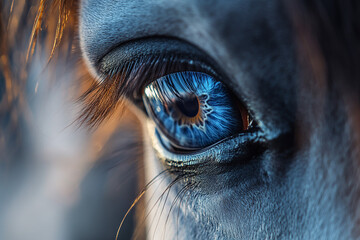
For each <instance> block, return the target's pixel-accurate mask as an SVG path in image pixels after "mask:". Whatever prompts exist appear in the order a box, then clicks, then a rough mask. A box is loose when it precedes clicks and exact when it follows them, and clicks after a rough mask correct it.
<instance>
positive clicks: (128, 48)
mask: <svg viewBox="0 0 360 240" xmlns="http://www.w3.org/2000/svg"><path fill="white" fill-rule="evenodd" d="M97 71H98V77H99V79H98V81H96V82H95V83H94V84H93V86H92V87H91V88H90V89H89V90H88V91H87V92H85V94H84V95H83V96H82V97H81V100H83V101H85V102H87V104H86V105H85V107H84V109H83V111H82V113H81V115H80V117H79V119H80V121H81V123H85V124H86V125H88V126H90V127H93V126H96V125H98V124H99V123H101V122H102V121H103V120H104V119H105V118H107V117H108V116H109V115H110V114H111V112H112V111H113V110H114V109H115V108H116V106H117V105H118V103H119V102H120V101H121V100H122V99H123V98H124V97H126V98H129V99H130V100H132V101H134V102H136V101H137V102H140V101H138V100H139V99H140V100H141V98H142V96H141V95H142V91H143V89H144V88H145V86H146V85H147V84H149V83H151V82H152V81H154V80H156V79H158V78H160V77H163V76H165V75H167V74H171V73H174V72H179V71H199V72H204V73H207V74H209V75H211V76H213V77H214V78H215V79H217V80H218V81H221V82H223V84H225V85H227V83H228V81H226V76H225V75H224V74H223V72H222V71H221V68H220V67H219V66H218V64H217V63H216V62H215V61H214V60H212V59H211V58H210V57H209V56H208V55H207V54H206V53H204V52H202V51H201V50H199V49H197V48H196V47H195V46H192V45H191V44H189V43H186V42H183V41H182V40H178V39H173V38H170V39H167V38H166V39H164V38H147V39H140V40H136V41H134V42H130V43H126V44H124V45H122V46H119V47H118V48H116V49H114V50H113V51H112V52H109V53H108V54H106V55H105V56H104V57H102V58H101V60H100V61H99V62H98V63H97ZM237 98H238V99H240V101H241V102H243V101H242V99H241V97H239V96H237Z"/></svg>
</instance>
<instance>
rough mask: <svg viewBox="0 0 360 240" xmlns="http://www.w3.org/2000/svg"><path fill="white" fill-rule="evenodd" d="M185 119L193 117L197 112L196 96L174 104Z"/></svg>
mask: <svg viewBox="0 0 360 240" xmlns="http://www.w3.org/2000/svg"><path fill="white" fill-rule="evenodd" d="M175 104H176V106H177V107H178V108H179V110H180V111H181V112H182V114H184V115H185V116H186V117H195V116H196V115H197V114H198V112H199V101H198V99H197V97H196V96H188V97H185V98H182V99H179V100H177V101H176V102H175Z"/></svg>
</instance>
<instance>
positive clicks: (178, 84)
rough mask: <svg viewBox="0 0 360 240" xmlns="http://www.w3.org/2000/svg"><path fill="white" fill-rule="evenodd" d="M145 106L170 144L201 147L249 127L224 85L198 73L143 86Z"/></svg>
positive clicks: (181, 74)
mask: <svg viewBox="0 0 360 240" xmlns="http://www.w3.org/2000/svg"><path fill="white" fill-rule="evenodd" d="M143 99H144V103H145V108H146V110H147V112H148V114H149V115H150V117H151V118H152V119H153V120H154V122H155V123H156V125H157V128H158V130H160V133H161V134H162V135H164V137H166V139H167V140H169V141H170V143H171V145H172V146H175V147H177V148H180V149H190V150H191V149H200V148H203V147H206V146H209V145H211V144H213V143H215V142H217V141H219V140H221V139H223V138H225V137H228V136H231V135H233V134H235V133H237V132H240V131H242V130H246V129H247V127H248V125H249V124H248V122H249V117H248V115H247V112H246V116H243V112H244V111H243V108H240V106H239V104H236V103H235V102H236V101H235V102H234V100H233V98H231V96H230V94H229V91H228V90H227V89H226V88H225V86H224V85H223V84H222V83H221V82H219V81H216V80H215V79H214V78H213V77H212V76H210V75H208V74H205V73H200V72H179V73H173V74H169V75H166V76H164V77H161V78H159V79H157V80H155V81H154V82H152V83H151V84H149V85H148V86H147V87H146V88H145V94H144V96H143Z"/></svg>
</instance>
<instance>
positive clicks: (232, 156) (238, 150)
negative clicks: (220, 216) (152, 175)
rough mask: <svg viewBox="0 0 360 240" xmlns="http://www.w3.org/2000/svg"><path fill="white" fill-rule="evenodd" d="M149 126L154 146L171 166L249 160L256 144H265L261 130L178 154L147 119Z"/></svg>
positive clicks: (163, 159)
mask: <svg viewBox="0 0 360 240" xmlns="http://www.w3.org/2000/svg"><path fill="white" fill-rule="evenodd" d="M147 128H148V132H149V135H150V138H151V140H152V142H153V147H154V149H155V152H156V153H157V155H158V158H159V159H160V160H161V161H162V162H163V163H164V164H166V165H168V166H171V167H184V166H195V165H198V164H206V163H210V162H209V160H211V162H212V163H222V164H224V163H229V162H233V161H247V160H248V159H249V152H250V151H251V149H252V147H250V148H249V145H256V147H261V146H263V145H264V144H265V138H264V137H263V135H262V133H261V132H260V131H253V132H248V133H239V134H237V135H235V136H231V137H228V138H225V139H223V140H222V141H220V142H217V143H216V144H214V145H211V146H209V147H206V148H204V149H202V150H201V151H198V152H196V153H189V154H177V153H173V152H171V151H169V150H167V149H166V148H165V147H164V146H163V143H162V142H161V137H160V136H159V132H158V131H157V130H156V127H155V124H154V123H153V122H152V121H151V120H148V121H147Z"/></svg>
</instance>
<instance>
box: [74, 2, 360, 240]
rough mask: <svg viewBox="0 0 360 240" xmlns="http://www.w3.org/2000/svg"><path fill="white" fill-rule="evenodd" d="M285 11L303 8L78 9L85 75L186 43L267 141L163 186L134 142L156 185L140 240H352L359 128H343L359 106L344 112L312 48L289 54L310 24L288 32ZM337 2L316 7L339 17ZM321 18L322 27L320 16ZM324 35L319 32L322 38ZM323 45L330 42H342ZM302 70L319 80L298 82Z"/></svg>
mask: <svg viewBox="0 0 360 240" xmlns="http://www.w3.org/2000/svg"><path fill="white" fill-rule="evenodd" d="M285 2H286V3H289V2H297V3H302V2H303V1H300V0H299V1H282V0H236V1H235V0H234V1H222V0H221V1H220V0H218V1H216V0H215V1H209V0H182V1H163V0H149V1H140V0H132V1H114V0H83V1H82V4H81V9H80V22H79V23H80V40H81V45H82V51H83V55H84V57H85V59H86V61H87V62H88V63H89V64H88V65H89V67H91V68H96V67H97V63H98V61H99V59H100V58H101V57H102V56H103V55H104V54H106V53H107V52H108V51H109V50H111V49H112V48H113V47H116V46H118V45H119V44H122V43H125V42H128V41H135V39H139V38H149V37H153V36H165V37H172V38H177V39H181V40H183V41H186V42H189V43H191V44H192V45H194V46H196V47H197V48H199V49H201V50H202V51H204V52H206V54H207V55H208V56H209V58H212V59H214V61H215V62H216V63H217V64H218V65H219V66H220V67H221V68H222V70H223V72H224V73H225V74H226V76H227V79H229V82H228V83H227V84H226V85H227V86H231V89H230V90H231V91H232V92H234V93H235V95H237V96H238V97H240V96H242V97H243V98H244V99H246V103H247V106H249V108H250V110H251V111H252V113H253V115H254V118H255V119H256V120H258V121H259V127H260V128H261V129H262V130H263V132H264V134H265V136H266V137H267V139H269V141H268V142H267V144H266V145H265V146H263V147H265V148H266V149H265V150H264V151H257V149H253V150H252V151H251V152H250V153H247V152H246V151H247V149H248V148H247V147H243V145H241V144H240V145H237V146H228V145H227V146H226V147H227V148H228V149H231V148H233V150H234V151H235V154H236V156H235V157H233V158H232V159H233V160H234V162H232V163H231V164H228V165H226V166H225V165H221V164H216V165H212V166H211V167H208V168H206V169H201V171H200V169H198V170H199V171H198V172H197V173H196V174H195V175H196V176H192V177H189V178H186V179H183V181H177V182H176V183H174V184H171V183H172V182H173V180H174V178H175V179H176V177H174V175H170V174H167V173H164V171H165V170H166V167H165V166H164V165H163V164H162V163H161V162H160V161H159V159H158V157H157V155H156V154H155V151H154V150H153V148H152V143H151V141H150V139H149V137H148V135H147V131H144V135H145V136H144V141H145V144H146V147H145V150H146V153H145V156H146V159H144V165H145V167H144V169H145V178H146V182H150V181H151V180H152V179H154V178H156V181H154V182H153V183H154V184H152V186H153V187H152V188H150V189H148V191H147V192H146V193H145V200H146V201H145V202H146V204H147V205H146V214H148V216H147V218H146V219H145V225H146V232H147V237H148V239H197V240H208V239H225V240H226V239H359V237H360V232H359V229H360V227H359V219H360V212H359V206H360V184H359V183H360V174H359V173H360V170H359V152H360V151H359V144H358V143H359V141H358V139H360V138H359V135H358V134H359V133H358V129H359V128H358V126H359V121H358V120H356V119H359V118H355V117H354V118H353V116H358V115H359V114H358V109H360V108H359V105H360V104H359V102H358V100H356V101H353V102H352V104H353V105H349V104H348V103H349V102H348V100H349V99H351V98H350V97H349V98H345V97H344V96H343V95H344V91H340V89H341V86H343V85H342V84H345V85H346V84H347V83H349V82H351V81H349V82H346V81H340V80H343V79H342V78H340V80H337V79H336V78H334V79H331V80H332V81H328V79H326V76H327V73H328V72H330V71H331V70H332V69H333V68H326V67H324V66H325V65H326V64H325V63H326V62H325V61H324V62H322V60H323V59H324V58H326V56H327V55H324V56H323V55H320V57H319V56H316V57H315V58H312V54H316V53H318V52H321V51H320V50H321V49H323V48H321V47H322V46H320V47H319V49H315V50H318V51H314V49H313V48H316V46H317V44H309V45H301V44H303V43H302V42H301V41H306V40H308V39H309V35H310V34H309V33H308V32H307V31H306V30H307V27H309V24H308V22H307V21H311V20H312V19H311V18H305V19H302V20H301V21H300V22H299V23H300V24H299V23H298V24H294V22H293V18H294V17H301V16H302V15H301V14H298V15H294V14H292V13H291V12H290V10H289V9H288V8H287V6H285V5H284V3H285ZM311 2H315V1H306V3H307V5H308V4H310V3H311ZM328 2H330V3H332V4H330V3H329V5H327V3H328ZM341 2H342V1H338V2H336V3H335V1H332V0H328V1H316V3H322V4H324V5H326V6H327V7H328V8H323V9H322V10H324V11H327V10H329V9H331V10H332V11H334V12H337V10H338V11H340V12H341V11H342V8H337V6H338V4H341ZM345 2H346V3H347V2H348V1H345ZM334 6H335V7H334ZM295 7H296V6H295ZM332 8H334V9H332ZM335 8H336V9H335ZM322 13H323V12H322ZM324 16H325V17H324ZM353 16H357V15H356V14H354V15H353ZM315 17H316V16H315ZM327 17H329V18H331V17H332V15H331V14H330V15H321V19H327ZM347 17H348V15H346V14H345V15H344V16H341V17H339V18H336V19H335V18H334V19H332V20H334V21H332V22H331V23H338V21H340V20H339V19H342V20H343V19H346V18H347ZM354 22H355V21H354ZM331 23H330V25H326V28H325V27H324V26H322V27H323V28H324V29H329V28H330V29H333V28H332V27H331ZM341 23H342V22H341ZM313 25H315V26H321V25H318V24H313ZM340 25H341V24H339V26H340ZM329 26H330V27H329ZM339 26H337V27H339ZM341 26H344V25H341ZM341 26H340V28H341ZM324 29H320V30H324ZM349 29H351V28H349ZM349 29H347V30H349ZM317 30H318V29H316V31H314V34H317V33H318V32H317ZM347 30H346V31H345V30H344V31H343V32H347ZM299 32H300V33H299ZM311 33H312V32H311ZM303 34H304V35H303ZM299 35H300V36H299ZM334 36H336V37H335V39H336V41H337V40H339V39H342V37H343V36H342V35H341V34H340V35H339V34H334ZM346 39H348V38H346ZM327 40H328V41H327V43H329V44H330V42H331V40H332V39H331V38H328V39H327ZM355 42H359V41H355ZM296 44H300V46H298V45H296ZM324 46H325V47H326V46H328V45H326V44H325V45H324ZM309 49H310V50H309ZM343 49H345V50H346V49H351V51H352V50H354V51H355V49H359V48H358V45H357V46H356V48H355V47H354V48H349V47H344V48H343ZM307 51H308V52H307ZM332 53H334V54H333V55H334V56H338V55H337V54H335V53H338V52H332ZM302 54H304V55H305V58H306V59H305V60H304V55H302ZM348 54H349V52H346V53H344V55H341V54H340V56H343V58H341V60H338V61H337V63H336V64H339V63H340V62H342V61H345V60H346V61H348V60H349V59H351V58H347V57H344V56H347V55H348ZM330 55H331V54H330ZM309 56H310V57H309ZM299 59H300V60H299ZM299 61H301V62H299ZM308 63H309V64H312V66H314V67H315V68H316V69H315V70H317V71H313V72H314V75H316V76H317V77H319V76H320V77H319V78H315V77H314V76H312V75H311V74H309V75H310V76H307V75H305V76H304V75H303V74H307V73H308V71H303V68H302V67H303V65H304V64H305V65H306V64H308ZM336 66H338V65H336ZM346 66H349V67H350V66H351V65H346ZM324 69H326V71H327V72H326V74H324V75H321V73H322V71H325V70H324ZM340 69H341V68H340ZM311 70H314V69H311ZM336 70H338V69H337V68H336ZM310 72H312V71H310ZM319 72H320V74H319ZM340 72H341V71H340ZM338 73H339V72H337V74H338ZM337 76H338V75H337ZM356 80H357V79H356ZM338 81H339V82H338ZM334 82H338V85H331V84H334ZM352 84H358V83H357V82H355V81H354V82H352ZM351 88H352V85H350V84H349V86H348V88H345V89H346V90H347V91H348V90H349V89H351ZM345 92H346V91H345ZM355 95H356V96H358V94H354V96H355ZM347 97H348V96H347ZM351 100H352V99H351ZM356 114H357V115H356ZM164 117H167V116H164ZM139 118H141V120H142V122H143V126H144V129H145V128H146V127H148V129H146V130H150V131H154V124H152V122H149V121H148V120H147V119H146V118H145V116H143V115H140V117H139ZM356 126H357V128H356ZM244 152H245V153H247V154H243V153H244ZM222 153H223V152H222V150H221V149H220V150H219V151H218V152H217V153H216V154H218V155H220V154H222ZM196 156H197V155H196ZM202 156H203V155H202ZM189 157H191V156H189ZM204 158H206V159H205V160H208V161H211V160H212V159H214V158H212V157H204ZM235 160H238V161H235ZM245 160H246V161H245ZM179 171H181V170H179ZM139 221H140V222H143V219H140V220H139Z"/></svg>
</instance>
